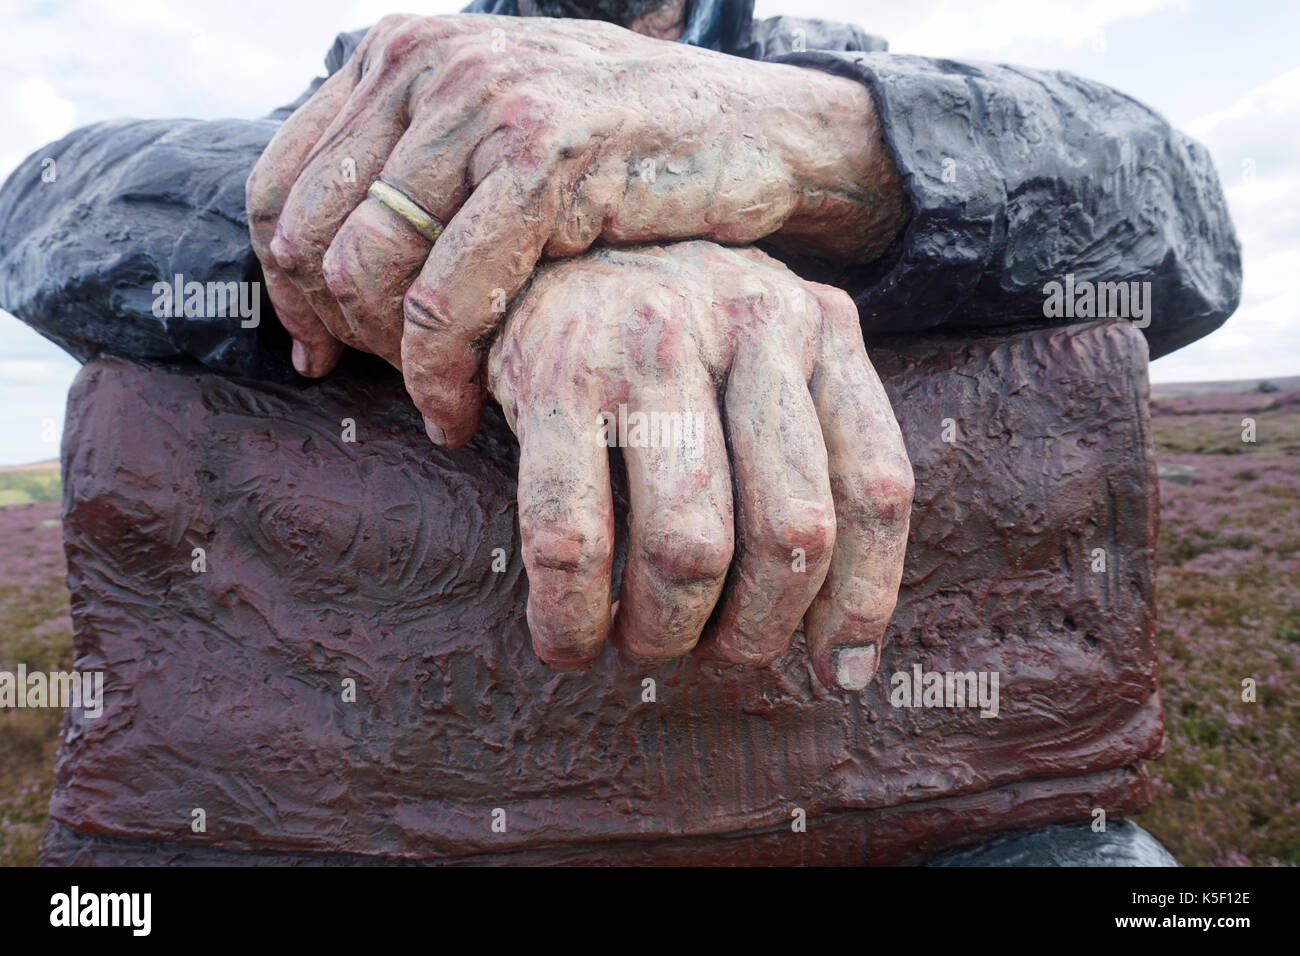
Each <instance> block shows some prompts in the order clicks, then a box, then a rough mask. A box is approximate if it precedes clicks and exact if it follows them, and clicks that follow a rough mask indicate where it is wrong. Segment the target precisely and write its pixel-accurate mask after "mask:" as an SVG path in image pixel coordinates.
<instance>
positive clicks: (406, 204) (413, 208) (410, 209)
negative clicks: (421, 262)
mask: <svg viewBox="0 0 1300 956" xmlns="http://www.w3.org/2000/svg"><path fill="white" fill-rule="evenodd" d="M370 195H372V196H374V197H375V198H376V199H378V200H379V201H380V202H381V203H383V204H384V205H385V206H387V207H388V208H389V209H391V210H392V211H393V212H395V213H397V214H398V215H399V216H401V217H402V218H403V219H405V220H406V221H407V222H409V223H410V224H411V225H412V226H414V227H415V231H416V232H418V233H419V234H420V235H422V236H424V238H426V239H428V240H429V241H430V242H437V241H438V237H439V236H441V235H442V224H441V223H440V222H438V220H437V219H434V218H433V216H431V215H429V214H428V213H427V212H425V211H424V210H423V209H421V208H420V206H419V204H418V203H417V202H416V201H415V200H414V199H412V198H411V197H410V196H408V195H406V193H404V192H402V191H401V190H400V189H394V188H393V187H392V186H390V185H388V183H386V182H384V181H383V180H382V179H376V180H375V181H374V182H373V183H371V184H370Z"/></svg>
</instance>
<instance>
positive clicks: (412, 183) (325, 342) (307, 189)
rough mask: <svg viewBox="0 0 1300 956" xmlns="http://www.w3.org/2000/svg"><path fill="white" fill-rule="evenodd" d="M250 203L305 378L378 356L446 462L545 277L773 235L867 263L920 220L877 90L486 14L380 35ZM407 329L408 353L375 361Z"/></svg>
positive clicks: (393, 24)
mask: <svg viewBox="0 0 1300 956" xmlns="http://www.w3.org/2000/svg"><path fill="white" fill-rule="evenodd" d="M344 170H347V175H344V173H343V171H344ZM376 180H380V181H382V182H384V183H386V184H388V185H389V186H391V187H393V188H394V189H396V190H398V191H399V192H400V193H402V194H404V195H405V196H407V197H410V199H411V200H413V201H414V202H415V203H416V204H417V205H419V206H420V207H422V208H423V209H424V210H425V211H426V212H427V213H429V214H431V215H432V217H434V218H435V219H436V220H438V221H439V222H440V223H441V224H442V225H443V226H445V231H444V232H443V233H442V235H441V237H440V238H439V239H438V241H437V244H436V245H432V246H431V244H430V242H429V241H428V240H427V239H426V238H424V237H422V236H421V235H420V233H419V232H418V231H417V230H415V229H414V228H412V227H411V226H409V225H407V224H406V223H405V222H404V221H402V220H401V219H399V218H398V217H396V216H395V215H394V214H393V212H392V211H391V210H390V209H388V208H385V206H384V205H383V204H382V203H381V202H379V201H377V200H376V199H374V198H367V189H368V188H369V187H370V185H371V183H373V182H375V181H376ZM248 207H249V219H250V224H251V228H252V235H253V245H254V249H255V250H256V252H257V255H258V258H259V259H260V260H261V262H262V264H263V266H264V270H265V275H266V283H267V288H268V290H269V292H270V295H271V298H272V301H273V302H274V305H275V308H276V312H277V314H278V315H279V316H280V318H281V320H282V321H283V323H284V324H285V326H286V327H287V328H288V329H289V331H290V333H291V334H292V335H293V337H294V339H295V343H296V345H295V354H294V360H295V365H296V366H297V367H298V369H299V371H301V372H303V373H304V374H307V375H312V376H319V375H323V374H325V373H326V372H327V371H329V369H330V368H331V367H332V366H333V364H334V363H335V361H336V360H337V359H338V356H339V354H340V353H341V351H342V348H343V343H346V344H349V345H353V346H356V347H359V348H364V349H368V350H370V351H374V352H378V353H379V354H382V355H384V356H385V357H386V358H388V359H389V360H390V361H392V362H393V363H394V364H396V365H399V367H401V368H402V370H403V373H404V377H405V380H406V385H407V389H408V390H409V392H410V393H411V397H412V398H413V399H414V401H415V404H416V406H417V407H418V408H419V409H420V410H421V412H422V413H423V414H424V416H425V419H426V423H427V425H428V426H429V431H430V435H431V437H433V438H434V440H435V441H440V442H442V443H445V444H447V445H450V446H453V447H454V446H458V445H460V444H463V443H464V442H465V441H467V440H468V439H469V437H470V436H471V435H472V434H473V432H474V429H475V428H476V427H477V424H478V421H479V417H480V415H481V406H482V399H483V393H484V388H483V379H482V375H481V361H482V358H483V354H484V351H485V345H486V343H487V342H488V341H490V338H491V336H492V334H493V332H494V329H495V328H496V326H497V324H498V323H499V321H500V319H501V317H502V315H503V314H504V309H505V303H507V302H508V301H510V300H512V299H513V298H514V297H515V295H516V294H517V293H518V292H519V290H520V289H521V288H522V287H523V285H524V283H526V282H527V281H528V279H529V277H530V276H531V275H532V273H533V270H534V268H535V266H536V265H537V263H538V261H539V259H541V258H542V257H544V256H545V257H564V256H572V255H576V254H578V253H580V252H582V251H584V250H586V249H587V248H588V247H589V246H591V244H592V243H593V242H594V241H596V240H597V239H602V240H605V241H606V242H609V243H630V242H637V241H663V240H671V239H680V238H690V237H710V238H713V239H717V240H720V241H723V242H728V243H748V242H753V241H754V240H757V239H760V238H763V237H768V236H772V237H774V239H775V240H776V241H784V242H796V243H797V244H798V245H799V246H800V247H801V248H802V249H804V250H806V251H809V252H815V253H817V254H818V255H820V256H822V257H823V258H827V259H838V260H841V261H866V260H870V259H872V258H874V257H875V256H877V255H878V254H879V253H880V252H881V251H882V250H883V249H884V248H885V247H886V246H887V245H888V244H889V243H890V241H892V239H893V238H894V236H895V235H896V234H897V232H898V231H899V229H900V228H901V226H902V224H903V222H904V220H905V218H906V211H905V202H904V199H903V194H902V189H901V186H900V183H899V179H898V174H897V171H896V170H895V169H894V167H893V165H892V162H891V160H890V159H889V158H888V156H887V155H886V151H885V149H884V146H883V143H882V139H881V134H880V131H879V129H878V127H877V124H876V121H875V113H874V108H873V106H872V102H871V97H870V95H869V94H868V92H867V91H866V90H865V89H864V88H863V86H862V85H861V84H860V83H857V82H854V81H852V80H847V79H843V78H840V77H835V76H831V75H828V74H825V73H819V72H816V71H810V70H801V69H797V68H794V67H788V66H781V65H776V64H767V63H754V62H750V61H746V60H741V59H738V58H736V57H730V56H726V55H723V54H718V53H713V52H711V51H707V50H700V49H697V48H694V47H689V46H683V45H679V44H674V43H669V42H665V41H662V40H655V39H651V38H648V37H644V36H640V35H638V34H636V33H633V32H630V31H628V30H624V29H621V28H619V27H615V26H612V25H609V24H602V23H594V22H589V21H562V20H547V19H536V20H531V19H516V18H508V17H483V16H468V17H430V18H423V19H421V18H414V17H405V16H396V17H389V18H387V19H385V20H384V21H382V22H381V23H380V24H378V25H377V26H376V27H374V28H373V29H372V30H371V31H370V33H369V34H368V35H367V37H366V39H365V41H364V42H363V43H362V45H361V46H360V47H359V48H358V50H357V52H356V54H355V55H354V56H353V57H352V59H351V61H350V62H349V64H348V65H347V66H346V67H345V68H344V69H343V70H341V71H339V72H338V73H336V74H335V75H334V76H332V77H331V78H330V79H329V80H328V81H327V82H326V83H325V84H324V86H322V87H321V88H320V90H319V91H317V93H316V95H315V96H313V97H312V99H311V100H310V101H309V102H308V103H307V104H306V105H305V106H303V107H302V108H300V109H299V110H298V111H297V112H296V113H294V115H293V116H292V117H291V118H290V119H289V120H288V121H287V122H286V123H285V124H284V126H283V128H282V129H281V130H280V132H279V133H278V134H277V136H276V137H275V139H274V140H273V141H272V143H271V144H270V146H269V147H268V148H267V150H266V152H265V154H264V155H263V157H262V159H261V161H260V162H259V163H258V164H257V168H256V169H255V170H254V172H253V174H252V176H251V177H250V178H249V180H248ZM394 329H400V330H403V335H402V337H401V346H400V353H399V352H398V351H396V350H393V349H391V348H389V349H388V350H386V351H385V350H382V343H383V342H385V341H393V335H392V332H393V330H394Z"/></svg>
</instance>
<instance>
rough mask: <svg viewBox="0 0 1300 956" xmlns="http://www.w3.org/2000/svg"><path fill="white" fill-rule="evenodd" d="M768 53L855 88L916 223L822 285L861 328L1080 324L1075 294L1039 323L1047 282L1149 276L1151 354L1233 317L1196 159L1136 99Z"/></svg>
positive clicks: (894, 61) (1228, 281)
mask: <svg viewBox="0 0 1300 956" xmlns="http://www.w3.org/2000/svg"><path fill="white" fill-rule="evenodd" d="M774 59H775V60H777V61H779V62H784V63H791V64H794V65H798V66H804V67H810V68H813V69H818V70H822V71H825V72H829V73H834V74H837V75H839V76H844V77H848V78H851V79H854V80H858V81H859V82H862V83H864V84H866V85H867V87H868V88H869V89H870V90H871V93H872V95H873V97H874V99H875V103H876V108H877V111H878V113H879V115H880V118H881V122H882V126H883V129H884V135H885V139H886V142H887V146H888V148H889V149H890V151H891V152H892V154H893V157H894V159H895V161H896V162H897V164H898V168H899V171H900V172H901V173H902V178H903V183H904V187H905V188H906V190H907V192H908V195H909V198H910V202H911V207H912V218H911V222H910V224H909V225H908V227H907V229H906V232H905V234H904V235H903V236H902V237H901V239H900V241H899V242H898V243H897V246H896V248H895V250H894V251H893V253H892V254H891V255H890V257H889V258H888V259H887V261H884V262H882V263H877V264H874V265H872V266H866V267H861V268H857V269H847V270H836V271H835V274H834V275H833V276H829V277H828V278H829V281H833V282H835V283H836V284H838V285H840V286H841V287H842V288H845V289H846V290H847V291H849V292H850V293H851V294H852V295H853V296H854V299H855V301H856V302H857V304H858V309H859V311H860V313H861V315H862V322H863V328H864V331H866V332H868V333H870V332H874V331H914V330H920V329H925V328H930V327H934V326H948V327H953V326H967V327H985V326H993V325H1003V324H1013V323H1023V322H1036V323H1045V322H1055V321H1071V320H1080V319H1086V318H1088V317H1089V316H1088V315H1087V314H1086V312H1087V310H1088V309H1089V307H1090V306H1089V305H1088V303H1086V302H1085V301H1084V299H1083V298H1079V300H1078V310H1077V312H1076V310H1075V309H1074V308H1072V307H1071V308H1070V313H1071V314H1070V315H1069V316H1068V317H1061V316H1053V315H1051V314H1049V313H1051V312H1053V311H1054V310H1056V309H1057V304H1058V303H1060V301H1061V300H1060V299H1059V298H1055V291H1056V290H1055V289H1053V288H1052V287H1051V286H1050V285H1049V284H1050V283H1057V284H1059V286H1061V287H1063V288H1064V289H1065V290H1067V291H1069V290H1082V289H1084V288H1085V283H1092V284H1094V286H1096V285H1100V284H1101V283H1119V282H1123V283H1139V286H1140V284H1141V283H1150V285H1149V286H1146V287H1145V291H1148V292H1149V298H1148V299H1147V301H1148V302H1149V304H1150V309H1149V316H1148V319H1149V325H1148V326H1147V327H1145V328H1144V329H1143V331H1144V332H1145V333H1146V336H1147V341H1148V344H1149V346H1150V349H1151V357H1152V358H1155V357H1158V356H1160V355H1164V354H1166V353H1168V352H1171V351H1173V350H1174V349H1176V348H1179V347H1181V346H1183V345H1186V344H1187V343H1188V342H1191V341H1193V340H1195V339H1198V338H1200V337H1201V336H1203V335H1206V334H1207V333H1209V332H1210V331H1212V330H1214V329H1215V328H1217V327H1218V326H1219V325H1221V324H1222V323H1223V322H1224V320H1225V319H1227V317H1228V316H1229V315H1231V314H1232V312H1233V310H1234V309H1235V308H1236V307H1237V303H1238V301H1239V299H1240V295H1241V252H1240V247H1239V245H1238V243H1237V238H1236V235H1235V233H1234V231H1233V227H1232V221H1231V219H1230V218H1229V215H1228V209H1227V205H1226V203H1225V202H1224V198H1223V192H1222V190H1221V188H1220V186H1219V179H1218V175H1217V174H1216V172H1215V170H1214V165H1213V163H1212V162H1211V160H1210V156H1209V153H1208V152H1207V150H1206V149H1205V148H1204V147H1203V146H1201V145H1200V144H1199V143H1196V142H1195V141H1193V140H1192V139H1190V138H1188V137H1187V136H1184V135H1183V134H1181V133H1179V132H1178V131H1177V130H1175V129H1173V128H1172V127H1171V126H1170V125H1169V124H1168V123H1167V122H1165V120H1164V119H1163V118H1162V117H1160V116H1159V115H1158V114H1157V113H1155V112H1153V111H1152V110H1150V109H1148V108H1147V107H1145V106H1143V105H1142V104H1141V103H1138V102H1137V101H1136V100H1133V99H1131V98H1130V97H1128V96H1125V95H1124V94H1122V93H1119V92H1117V91H1115V90H1113V89H1111V88H1109V87H1107V86H1103V85H1101V84H1099V83H1093V82H1090V81H1088V80H1084V79H1080V78H1079V77H1076V76H1073V75H1071V74H1069V73H1063V72H1048V71H1041V70H1029V69H1020V68H1017V67H1011V66H997V65H992V64H983V63H957V62H953V61H951V60H935V59H928V58H924V57H915V56H898V55H893V54H885V53H843V52H841V53H835V52H825V51H809V52H806V53H792V54H789V55H786V56H780V57H775V58H774ZM1045 287H1047V289H1046V290H1045ZM1112 288H1113V287H1112ZM1134 288H1135V289H1136V288H1137V287H1134ZM1048 290H1050V294H1049V291H1048ZM1091 307H1092V308H1095V305H1093V306H1091ZM1131 317H1132V316H1131ZM1134 318H1135V319H1136V317H1134ZM1141 321H1143V320H1137V324H1139V325H1141Z"/></svg>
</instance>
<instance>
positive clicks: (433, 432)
mask: <svg viewBox="0 0 1300 956" xmlns="http://www.w3.org/2000/svg"><path fill="white" fill-rule="evenodd" d="M424 431H425V434H427V435H428V436H429V441H431V442H433V443H434V444H435V445H445V444H447V433H446V432H444V431H443V430H442V429H441V428H440V427H439V426H438V425H437V424H436V423H434V422H431V421H430V420H429V419H427V418H426V419H425V420H424Z"/></svg>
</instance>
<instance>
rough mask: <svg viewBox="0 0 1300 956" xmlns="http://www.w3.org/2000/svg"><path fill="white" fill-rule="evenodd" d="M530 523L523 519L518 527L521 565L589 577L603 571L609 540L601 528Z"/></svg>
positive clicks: (608, 558)
mask: <svg viewBox="0 0 1300 956" xmlns="http://www.w3.org/2000/svg"><path fill="white" fill-rule="evenodd" d="M532 525H533V522H531V521H526V522H524V527H523V528H522V529H521V530H522V531H523V539H524V543H523V555H524V565H525V566H526V567H527V568H528V569H529V570H534V571H536V570H548V571H559V572H561V573H562V574H571V575H577V576H579V577H590V576H592V575H595V574H598V573H601V572H603V571H604V569H605V568H606V567H607V566H608V565H609V564H610V562H611V561H612V560H613V554H614V551H613V547H612V543H611V541H610V540H609V536H608V535H606V534H605V533H604V532H603V531H601V530H598V529H596V528H594V527H583V526H582V525H580V524H573V525H568V526H556V525H551V524H546V525H544V526H541V527H533V526H532Z"/></svg>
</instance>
